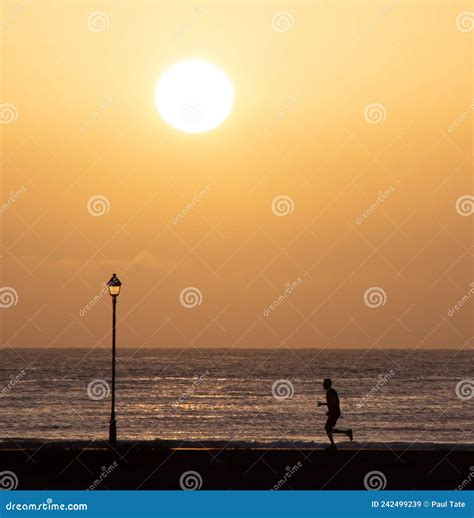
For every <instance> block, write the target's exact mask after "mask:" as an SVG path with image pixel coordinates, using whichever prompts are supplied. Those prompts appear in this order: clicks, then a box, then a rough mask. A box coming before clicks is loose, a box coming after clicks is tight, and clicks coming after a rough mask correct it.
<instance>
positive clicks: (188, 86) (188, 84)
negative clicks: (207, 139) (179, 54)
mask: <svg viewBox="0 0 474 518" xmlns="http://www.w3.org/2000/svg"><path fill="white" fill-rule="evenodd" d="M233 103H234V90H233V88H232V84H231V82H230V80H229V78H228V77H227V75H226V74H225V73H224V72H223V71H222V70H221V69H220V68H219V67H217V66H216V65H213V64H212V63H209V62H207V61H204V60H202V59H187V60H185V61H181V62H179V63H176V64H175V65H172V66H170V67H169V68H168V69H166V70H165V71H164V72H163V74H162V75H161V77H160V79H159V80H158V83H157V85H156V95H155V104H156V108H157V109H158V111H159V113H160V115H161V116H162V117H163V119H164V120H165V121H166V122H167V123H168V124H169V125H170V126H172V127H173V128H176V129H177V130H180V131H184V132H186V133H203V132H205V131H209V130H212V129H214V128H217V126H219V125H220V124H222V122H224V120H225V119H226V118H227V117H228V115H229V114H230V112H231V111H232V105H233Z"/></svg>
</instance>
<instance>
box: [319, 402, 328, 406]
mask: <svg viewBox="0 0 474 518" xmlns="http://www.w3.org/2000/svg"><path fill="white" fill-rule="evenodd" d="M318 406H328V404H327V403H323V402H322V401H318Z"/></svg>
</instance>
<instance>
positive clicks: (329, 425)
mask: <svg viewBox="0 0 474 518" xmlns="http://www.w3.org/2000/svg"><path fill="white" fill-rule="evenodd" d="M330 421H331V420H330V418H329V419H328V420H327V421H326V426H325V427H324V428H325V430H326V433H327V436H328V437H329V440H330V442H331V446H336V445H335V443H334V438H333V436H332V433H333V431H334V430H333V428H332V425H331V422H330Z"/></svg>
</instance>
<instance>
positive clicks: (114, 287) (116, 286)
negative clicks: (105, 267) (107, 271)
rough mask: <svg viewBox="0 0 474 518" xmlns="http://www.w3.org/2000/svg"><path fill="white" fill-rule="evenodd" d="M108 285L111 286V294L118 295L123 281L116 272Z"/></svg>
mask: <svg viewBox="0 0 474 518" xmlns="http://www.w3.org/2000/svg"><path fill="white" fill-rule="evenodd" d="M107 286H108V287H109V293H110V295H111V296H112V297H116V296H117V295H118V294H119V293H120V286H122V283H121V282H120V279H119V278H118V277H117V276H116V275H115V273H114V274H112V277H111V279H110V281H109V282H108V283H107Z"/></svg>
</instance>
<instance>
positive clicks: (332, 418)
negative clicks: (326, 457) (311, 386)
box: [318, 378, 352, 450]
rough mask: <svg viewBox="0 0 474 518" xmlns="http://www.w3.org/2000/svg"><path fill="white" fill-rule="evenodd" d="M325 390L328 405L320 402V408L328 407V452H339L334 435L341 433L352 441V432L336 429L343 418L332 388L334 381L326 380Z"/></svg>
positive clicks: (337, 397)
mask: <svg viewBox="0 0 474 518" xmlns="http://www.w3.org/2000/svg"><path fill="white" fill-rule="evenodd" d="M323 388H324V390H325V391H326V403H323V402H321V401H318V406H327V407H328V411H327V412H326V415H327V416H328V418H327V421H326V425H325V427H324V428H325V429H326V433H327V434H328V437H329V440H330V441H331V444H330V445H329V446H328V447H327V448H326V449H327V450H337V446H336V445H335V443H334V439H333V436H332V434H333V433H341V434H344V435H347V437H349V439H350V440H351V441H352V430H351V429H348V430H339V429H338V428H334V427H335V426H336V423H337V420H338V419H339V417H340V416H341V407H340V406H339V396H338V395H337V392H336V390H335V389H333V388H332V381H331V380H330V379H329V378H326V379H325V380H324V381H323Z"/></svg>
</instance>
